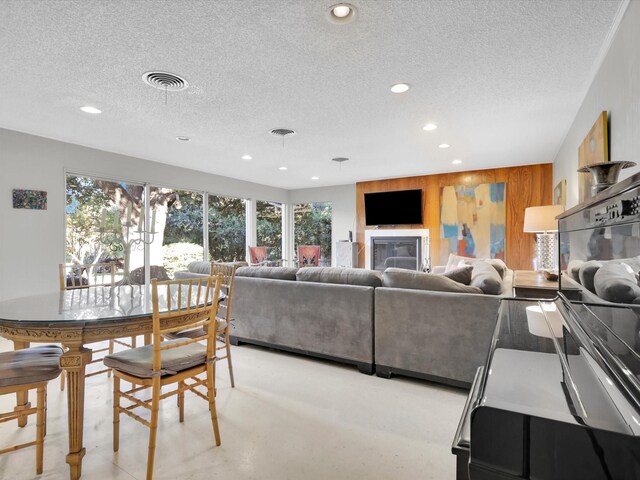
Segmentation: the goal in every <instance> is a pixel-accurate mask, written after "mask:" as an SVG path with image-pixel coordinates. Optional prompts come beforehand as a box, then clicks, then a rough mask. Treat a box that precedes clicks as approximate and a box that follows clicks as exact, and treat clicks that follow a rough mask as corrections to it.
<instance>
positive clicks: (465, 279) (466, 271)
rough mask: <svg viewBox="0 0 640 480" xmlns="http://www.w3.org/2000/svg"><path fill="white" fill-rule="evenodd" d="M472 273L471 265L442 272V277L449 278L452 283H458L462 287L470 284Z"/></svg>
mask: <svg viewBox="0 0 640 480" xmlns="http://www.w3.org/2000/svg"><path fill="white" fill-rule="evenodd" d="M472 271H473V266H472V265H465V266H464V267H458V268H454V269H453V270H450V271H448V272H444V273H443V274H442V275H443V276H445V277H447V278H450V279H451V280H453V281H454V282H458V283H461V284H463V285H469V284H470V283H471V272H472Z"/></svg>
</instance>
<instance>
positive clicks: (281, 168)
mask: <svg viewBox="0 0 640 480" xmlns="http://www.w3.org/2000/svg"><path fill="white" fill-rule="evenodd" d="M278 170H282V171H283V172H284V171H285V170H289V169H288V168H287V167H280V168H278Z"/></svg>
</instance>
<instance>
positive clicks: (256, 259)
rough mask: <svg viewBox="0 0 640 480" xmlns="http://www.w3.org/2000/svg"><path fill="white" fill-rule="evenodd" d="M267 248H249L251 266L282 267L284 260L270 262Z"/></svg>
mask: <svg viewBox="0 0 640 480" xmlns="http://www.w3.org/2000/svg"><path fill="white" fill-rule="evenodd" d="M268 258H269V256H268V254H267V247H249V260H250V261H249V265H251V266H252V267H280V266H282V262H283V261H284V259H283V258H281V259H279V260H269V259H268Z"/></svg>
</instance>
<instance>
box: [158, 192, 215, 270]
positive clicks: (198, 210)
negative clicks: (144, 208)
mask: <svg viewBox="0 0 640 480" xmlns="http://www.w3.org/2000/svg"><path fill="white" fill-rule="evenodd" d="M149 204H150V209H151V211H152V212H155V214H154V215H153V218H154V219H155V225H154V230H155V234H154V235H153V243H152V244H151V245H150V248H149V259H150V262H151V268H152V270H155V269H156V268H157V267H162V268H163V269H164V270H165V271H166V272H167V274H168V275H169V277H173V273H174V272H177V271H178V270H186V268H187V265H189V263H191V262H193V261H198V260H203V258H204V250H203V243H204V242H203V223H204V222H203V209H202V194H201V193H199V192H191V191H188V190H178V189H173V188H165V187H151V189H150V192H149ZM149 223H151V222H149ZM158 270H159V271H158V272H156V271H152V272H151V277H152V278H153V277H154V276H156V277H158V278H160V276H159V275H161V274H160V272H161V270H160V269H158Z"/></svg>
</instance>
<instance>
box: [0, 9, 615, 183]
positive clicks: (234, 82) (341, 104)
mask: <svg viewBox="0 0 640 480" xmlns="http://www.w3.org/2000/svg"><path fill="white" fill-rule="evenodd" d="M337 1H338V0H335V1H332V0H326V1H325V0H246V1H245V0H231V1H227V0H225V1H195V0H172V1H144V0H137V1H128V0H121V1H91V0H77V1H56V2H47V1H39V0H19V1H13V0H2V1H1V2H0V9H1V10H0V11H1V13H2V14H1V16H0V65H1V67H0V68H1V70H2V80H1V81H0V92H1V95H0V127H4V128H9V129H14V130H19V131H24V132H28V133H34V134H37V135H42V136H46V137H51V138H55V139H59V140H63V141H68V142H72V143H77V144H81V145H87V146H91V147H95V148H99V149H103V150H108V151H113V152H117V153H123V154H127V155H132V156H136V157H141V158H145V159H149V160H155V161H158V162H163V163H168V164H172V165H179V166H183V167H187V168H192V169H196V170H201V171H205V172H211V173H216V174H220V175H226V176H230V177H235V178H240V179H244V180H250V181H254V182H259V183H263V184H267V185H272V186H277V187H283V188H305V187H314V186H321V185H335V184H345V183H351V182H355V181H360V180H368V179H376V178H387V177H399V176H407V175H419V174H428V173H440V172H446V171H452V170H469V169H476V168H492V167H501V166H510V165H522V164H530V163H540V162H551V161H553V158H554V156H555V154H556V152H557V150H558V148H559V147H560V144H561V142H562V140H563V138H564V135H565V133H566V132H567V130H568V128H569V126H570V125H571V122H572V120H573V118H574V116H575V114H576V112H577V110H578V107H579V105H580V102H581V101H582V98H583V96H584V93H585V92H586V89H587V87H588V84H589V82H590V81H591V78H590V76H591V75H592V71H593V67H594V64H595V62H596V61H597V58H598V55H599V52H600V50H601V48H602V45H603V43H604V41H605V38H606V37H607V34H608V32H609V30H610V29H611V26H612V23H613V21H614V18H615V16H616V12H617V10H618V8H619V7H620V0H563V1H558V0H549V1H541V0H538V1H536V0H523V1H518V0H504V1H500V0H468V1H464V0H451V1H450V0H437V1H427V0H351V2H350V3H352V4H354V5H355V6H356V7H357V8H358V15H357V17H356V19H355V20H354V21H353V22H352V23H350V24H348V25H335V24H332V23H330V22H329V21H328V20H327V15H326V12H327V10H328V8H329V6H330V5H332V4H333V3H336V2H337ZM149 70H166V71H169V72H173V73H177V74H179V75H182V76H183V77H185V78H186V79H187V81H188V82H189V83H190V85H191V87H190V88H189V89H188V90H186V91H184V92H180V93H173V94H171V93H170V94H169V97H168V103H167V104H166V105H165V103H164V93H163V92H159V91H157V90H154V89H152V88H151V87H149V86H147V85H145V84H144V83H143V82H142V80H141V76H142V74H143V73H144V72H146V71H149ZM397 82H408V83H410V84H411V86H412V88H411V90H410V91H409V92H407V93H405V94H392V93H390V91H389V87H390V86H391V85H392V84H394V83H397ZM82 105H93V106H96V107H98V108H100V109H101V110H103V113H102V114H101V115H89V114H85V113H82V112H81V111H80V110H79V107H80V106H82ZM427 122H435V123H437V124H438V125H439V128H438V129H437V130H436V131H434V132H431V133H428V132H424V131H423V130H422V126H423V125H424V124H425V123H427ZM278 127H285V128H292V129H294V130H296V131H297V134H296V135H295V136H293V137H289V138H287V139H286V140H285V146H284V148H283V147H282V142H281V140H280V139H279V138H277V137H274V136H271V135H269V134H268V131H269V130H271V129H273V128H278ZM177 135H187V136H189V137H192V139H193V140H192V141H191V142H188V143H185V142H178V141H176V140H175V137H176V136H177ZM444 142H446V143H450V144H451V145H452V147H451V148H449V149H448V150H440V149H438V147H437V145H438V144H440V143H444ZM244 154H250V155H252V156H253V160H251V161H244V160H241V159H240V157H241V156H242V155H244ZM338 156H346V157H349V158H350V159H351V160H350V161H349V162H347V163H345V164H343V165H342V167H341V168H340V167H339V166H338V165H337V164H335V163H333V162H331V161H330V159H331V158H332V157H338ZM455 158H460V159H462V160H463V163H462V164H461V165H459V166H453V165H452V164H451V161H452V160H453V159H455ZM282 165H286V166H287V167H289V170H288V171H286V172H281V171H279V170H278V167H280V166H282ZM312 175H317V176H319V177H320V180H319V181H312V180H311V178H310V177H311V176H312Z"/></svg>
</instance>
